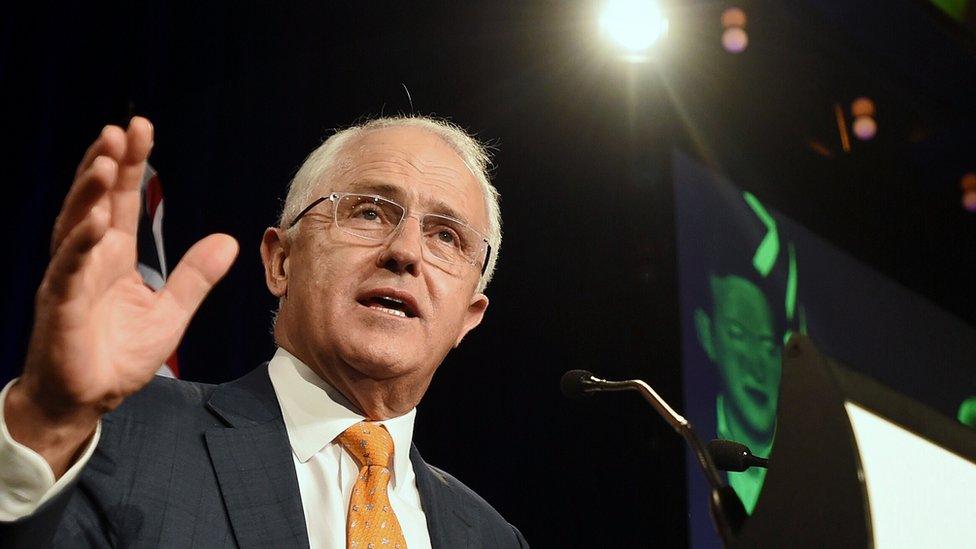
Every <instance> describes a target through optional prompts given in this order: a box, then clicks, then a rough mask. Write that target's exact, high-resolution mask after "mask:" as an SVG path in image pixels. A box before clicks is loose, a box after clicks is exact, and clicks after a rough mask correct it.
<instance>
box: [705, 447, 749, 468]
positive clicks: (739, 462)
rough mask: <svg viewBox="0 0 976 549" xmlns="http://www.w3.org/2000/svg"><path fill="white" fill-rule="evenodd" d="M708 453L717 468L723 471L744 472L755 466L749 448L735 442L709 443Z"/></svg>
mask: <svg viewBox="0 0 976 549" xmlns="http://www.w3.org/2000/svg"><path fill="white" fill-rule="evenodd" d="M708 453H709V454H711V456H712V461H714V462H715V467H717V468H718V469H721V470H723V471H734V472H740V473H741V472H742V471H745V470H746V469H748V468H750V467H752V466H753V465H754V463H753V461H754V459H755V458H754V457H753V455H752V452H750V451H749V447H748V446H746V445H745V444H742V443H740V442H736V441H734V440H722V439H715V440H712V441H710V442H709V443H708Z"/></svg>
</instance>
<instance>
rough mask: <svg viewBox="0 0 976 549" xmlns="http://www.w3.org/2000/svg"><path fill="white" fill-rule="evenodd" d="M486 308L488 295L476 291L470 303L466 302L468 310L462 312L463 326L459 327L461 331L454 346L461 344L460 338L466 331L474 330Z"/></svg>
mask: <svg viewBox="0 0 976 549" xmlns="http://www.w3.org/2000/svg"><path fill="white" fill-rule="evenodd" d="M487 309H488V296H486V295H485V294H482V293H476V294H474V296H473V297H472V298H471V303H469V304H468V310H467V311H466V312H465V313H464V326H463V327H462V328H461V333H460V334H458V337H457V340H456V341H455V342H454V347H455V348H457V346H458V345H460V344H461V340H462V339H464V336H466V335H468V332H470V331H471V330H474V329H475V327H477V326H478V324H481V319H482V318H484V317H485V310H487Z"/></svg>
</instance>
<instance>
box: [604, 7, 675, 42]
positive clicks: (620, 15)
mask: <svg viewBox="0 0 976 549" xmlns="http://www.w3.org/2000/svg"><path fill="white" fill-rule="evenodd" d="M600 29H601V30H602V31H603V33H604V34H605V35H606V36H607V37H609V38H610V39H611V40H613V41H614V42H616V43H617V44H618V45H620V46H621V47H623V48H624V49H626V50H627V51H628V52H629V53H630V54H639V53H642V52H644V51H645V50H647V49H649V48H650V47H651V46H653V45H654V44H655V43H656V42H657V41H658V40H660V39H661V38H663V37H664V36H665V35H667V33H668V20H667V18H665V17H664V15H663V14H662V13H661V8H660V7H659V6H658V5H657V3H656V2H652V1H650V0H610V1H609V2H607V4H606V6H604V8H603V13H602V14H601V15H600Z"/></svg>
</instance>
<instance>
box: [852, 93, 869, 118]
mask: <svg viewBox="0 0 976 549" xmlns="http://www.w3.org/2000/svg"><path fill="white" fill-rule="evenodd" d="M851 116H853V117H855V118H857V117H858V116H874V101H871V100H870V99H868V98H867V97H858V98H857V99H855V100H854V102H853V103H851Z"/></svg>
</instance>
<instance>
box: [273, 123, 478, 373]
mask: <svg viewBox="0 0 976 549" xmlns="http://www.w3.org/2000/svg"><path fill="white" fill-rule="evenodd" d="M340 154H341V158H340V160H339V162H338V163H337V164H338V165H337V166H336V167H335V168H334V169H332V170H331V171H330V173H328V174H326V175H325V177H323V178H322V182H321V183H320V184H319V186H318V188H317V189H316V192H314V193H313V195H312V199H313V200H314V199H315V198H317V197H319V196H327V195H328V194H329V193H331V192H355V193H362V194H373V195H380V196H383V197H385V198H388V199H390V200H393V201H395V202H397V203H399V204H400V205H402V206H404V207H405V208H406V210H407V214H408V217H406V218H404V220H403V223H402V225H401V227H400V229H399V231H398V232H395V233H394V234H392V235H391V236H390V237H389V238H388V239H386V240H385V241H370V240H364V239H361V238H357V237H356V236H352V235H349V234H346V233H344V232H342V231H341V230H340V229H338V228H337V227H336V225H335V223H334V222H333V219H332V212H333V210H332V207H333V206H332V202H330V201H325V202H323V203H321V204H320V205H318V206H316V207H315V208H313V209H312V210H311V211H310V212H309V213H308V214H306V216H305V217H303V218H302V220H301V222H300V223H299V224H298V225H297V226H296V228H297V232H296V233H295V234H294V236H293V237H292V238H291V239H290V241H289V249H288V252H287V259H285V263H284V265H285V267H284V271H285V274H286V276H287V290H286V294H285V298H284V300H283V303H282V307H281V313H280V316H279V326H278V327H277V329H278V330H279V331H280V333H283V334H284V336H285V337H284V339H286V340H287V341H289V343H290V345H291V346H292V347H293V352H296V353H298V356H300V357H302V358H305V359H306V360H308V361H310V362H311V364H310V366H312V367H313V369H314V368H317V367H318V368H332V369H337V370H338V371H339V372H340V375H341V376H343V377H344V378H346V380H347V381H349V380H350V378H351V381H352V382H355V380H356V378H357V377H359V376H362V377H366V378H370V379H372V380H387V379H391V378H397V377H401V378H403V379H409V380H410V382H411V383H414V382H415V383H416V384H423V385H422V386H423V387H424V388H426V384H427V383H429V382H430V378H431V377H432V376H433V374H434V371H435V370H436V368H437V366H438V365H439V364H440V363H441V361H442V360H443V358H444V357H445V356H446V355H447V353H448V351H449V350H450V349H451V348H452V347H454V346H456V345H457V344H458V343H459V342H460V340H461V338H462V337H463V336H464V335H465V334H466V333H467V332H468V331H469V330H471V329H472V328H474V327H475V326H477V325H478V323H479V322H480V321H481V318H482V315H483V314H484V311H485V308H486V307H487V305H488V299H487V298H486V297H485V296H484V295H483V294H480V293H475V288H476V286H477V284H478V280H479V276H480V271H481V265H480V264H479V265H470V264H464V265H445V264H444V263H442V262H441V263H438V260H437V259H436V258H431V257H428V255H429V254H428V253H426V252H425V250H424V246H423V241H422V239H423V236H422V234H421V229H420V221H419V217H420V216H419V215H418V216H416V217H413V215H414V214H424V213H441V214H448V215H451V216H452V217H457V218H460V219H462V220H463V221H466V222H467V223H468V224H469V225H470V226H471V227H473V228H475V229H476V230H478V231H479V232H481V233H483V234H487V232H488V231H487V227H488V217H487V212H486V208H485V200H484V195H483V194H482V191H481V188H480V186H479V183H478V181H477V180H476V179H475V177H474V175H473V174H472V173H471V172H470V170H469V169H468V168H467V166H465V164H464V163H463V162H462V160H461V158H460V157H459V156H458V155H457V153H456V152H454V150H453V149H452V148H451V147H450V146H448V145H447V144H446V143H445V142H444V141H442V140H441V139H440V138H439V137H437V136H436V135H434V134H432V133H429V132H427V131H424V130H421V129H417V128H407V127H400V128H396V127H394V128H386V129H380V130H373V131H371V132H368V133H366V134H365V135H363V136H360V137H358V138H355V139H354V140H353V141H351V142H350V143H348V144H347V145H346V146H345V147H344V149H343V151H342V152H341V153H340ZM384 295H388V296H393V297H396V298H397V299H399V300H400V301H403V302H405V305H404V307H403V308H404V309H408V311H407V312H408V314H407V316H400V315H396V314H392V313H391V312H390V311H388V310H384V309H388V308H389V307H383V306H381V305H382V304H383V302H382V301H381V300H379V297H380V296H384ZM386 304H387V305H389V302H386ZM325 374H330V373H329V372H325ZM320 375H323V372H320ZM330 375H335V374H334V373H331V374H330ZM330 375H324V376H323V377H326V379H330ZM404 376H406V377H404Z"/></svg>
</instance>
